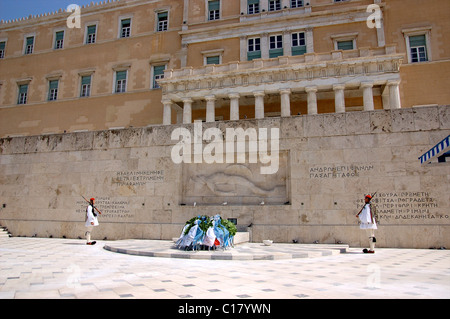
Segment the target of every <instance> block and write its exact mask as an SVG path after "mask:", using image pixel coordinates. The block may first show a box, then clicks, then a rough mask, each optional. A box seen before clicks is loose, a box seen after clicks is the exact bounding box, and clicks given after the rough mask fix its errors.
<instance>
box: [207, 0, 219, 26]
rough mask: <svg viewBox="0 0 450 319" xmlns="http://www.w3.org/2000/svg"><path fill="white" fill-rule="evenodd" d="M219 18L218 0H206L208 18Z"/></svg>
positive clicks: (210, 19)
mask: <svg viewBox="0 0 450 319" xmlns="http://www.w3.org/2000/svg"><path fill="white" fill-rule="evenodd" d="M219 19H220V0H212V1H208V20H209V21H212V20H219Z"/></svg>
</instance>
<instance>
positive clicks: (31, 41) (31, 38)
mask: <svg viewBox="0 0 450 319" xmlns="http://www.w3.org/2000/svg"><path fill="white" fill-rule="evenodd" d="M33 42H34V37H28V38H27V45H33Z"/></svg>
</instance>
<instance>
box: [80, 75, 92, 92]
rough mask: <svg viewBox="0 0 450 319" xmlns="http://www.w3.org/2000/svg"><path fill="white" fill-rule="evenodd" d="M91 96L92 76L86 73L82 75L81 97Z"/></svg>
mask: <svg viewBox="0 0 450 319" xmlns="http://www.w3.org/2000/svg"><path fill="white" fill-rule="evenodd" d="M88 96H91V76H90V75H85V76H82V77H81V93H80V97H88Z"/></svg>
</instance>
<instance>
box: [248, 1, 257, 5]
mask: <svg viewBox="0 0 450 319" xmlns="http://www.w3.org/2000/svg"><path fill="white" fill-rule="evenodd" d="M257 3H259V0H248V5H251V4H257Z"/></svg>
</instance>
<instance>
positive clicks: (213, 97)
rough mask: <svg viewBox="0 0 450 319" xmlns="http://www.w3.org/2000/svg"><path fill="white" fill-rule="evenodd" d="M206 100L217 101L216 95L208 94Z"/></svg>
mask: <svg viewBox="0 0 450 319" xmlns="http://www.w3.org/2000/svg"><path fill="white" fill-rule="evenodd" d="M205 100H206V101H215V100H216V96H215V95H206V96H205Z"/></svg>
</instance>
